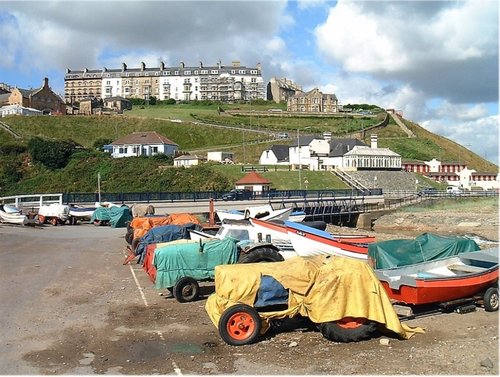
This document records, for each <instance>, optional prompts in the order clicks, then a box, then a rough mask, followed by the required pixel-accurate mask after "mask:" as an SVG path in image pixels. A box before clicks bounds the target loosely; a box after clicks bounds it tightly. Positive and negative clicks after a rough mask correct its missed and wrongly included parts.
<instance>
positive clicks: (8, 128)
mask: <svg viewBox="0 0 500 377" xmlns="http://www.w3.org/2000/svg"><path fill="white" fill-rule="evenodd" d="M0 128H3V129H4V130H5V131H7V132H8V133H10V134H11V135H12V136H14V138H16V139H20V138H21V136H20V135H18V134H17V133H16V132H15V131H14V130H12V128H10V127H9V125H8V124H7V123H4V122H2V121H0Z"/></svg>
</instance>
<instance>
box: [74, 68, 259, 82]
mask: <svg viewBox="0 0 500 377" xmlns="http://www.w3.org/2000/svg"><path fill="white" fill-rule="evenodd" d="M224 72H225V71H219V70H218V69H211V70H208V69H202V70H195V71H190V70H186V71H182V72H181V71H155V72H126V73H125V74H123V73H122V72H116V73H105V74H104V75H102V74H88V73H83V74H72V75H71V74H70V75H66V76H65V79H66V80H70V79H79V78H80V79H81V78H88V77H106V78H108V77H121V76H123V75H125V76H126V77H130V76H150V74H153V75H154V76H160V75H163V76H191V75H193V74H194V75H208V74H210V75H219V74H221V73H224ZM229 72H230V74H232V75H236V74H239V75H247V74H250V75H259V71H258V70H256V69H251V70H246V69H239V70H236V69H232V70H230V71H229Z"/></svg>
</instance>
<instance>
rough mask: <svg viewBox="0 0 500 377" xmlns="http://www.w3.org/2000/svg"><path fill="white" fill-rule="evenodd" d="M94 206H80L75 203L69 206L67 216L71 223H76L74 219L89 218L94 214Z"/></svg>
mask: <svg viewBox="0 0 500 377" xmlns="http://www.w3.org/2000/svg"><path fill="white" fill-rule="evenodd" d="M94 211H95V208H94V207H80V206H76V205H71V206H69V218H70V222H71V223H72V224H74V223H76V221H78V220H80V221H82V220H90V218H91V217H92V215H93V214H94Z"/></svg>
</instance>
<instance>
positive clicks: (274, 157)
mask: <svg viewBox="0 0 500 377" xmlns="http://www.w3.org/2000/svg"><path fill="white" fill-rule="evenodd" d="M288 148H289V146H288V145H282V144H277V145H273V146H272V147H271V149H266V150H264V151H263V152H262V154H261V155H260V158H259V164H261V165H289V163H290V161H289V158H288Z"/></svg>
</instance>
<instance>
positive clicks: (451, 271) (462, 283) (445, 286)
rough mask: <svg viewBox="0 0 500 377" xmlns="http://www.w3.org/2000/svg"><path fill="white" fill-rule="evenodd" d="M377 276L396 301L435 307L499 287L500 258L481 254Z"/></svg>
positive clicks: (405, 267)
mask: <svg viewBox="0 0 500 377" xmlns="http://www.w3.org/2000/svg"><path fill="white" fill-rule="evenodd" d="M475 254H476V255H475ZM398 271H399V272H398ZM375 273H376V275H377V277H378V278H379V280H380V282H381V283H382V286H383V287H384V289H385V290H386V292H387V294H388V295H389V297H390V298H391V299H392V300H394V301H397V302H401V303H404V304H408V305H425V304H434V303H440V302H446V301H453V300H458V299H464V298H469V297H473V296H474V295H477V294H479V293H481V292H483V291H485V290H486V289H487V288H488V287H490V286H493V285H495V284H498V257H497V258H496V261H492V260H488V258H486V260H484V253H482V251H477V252H470V253H464V254H460V255H459V256H455V257H451V258H444V259H442V260H438V261H433V262H426V263H419V264H418V265H410V266H404V267H401V268H392V269H385V270H384V269H381V270H375Z"/></svg>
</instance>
